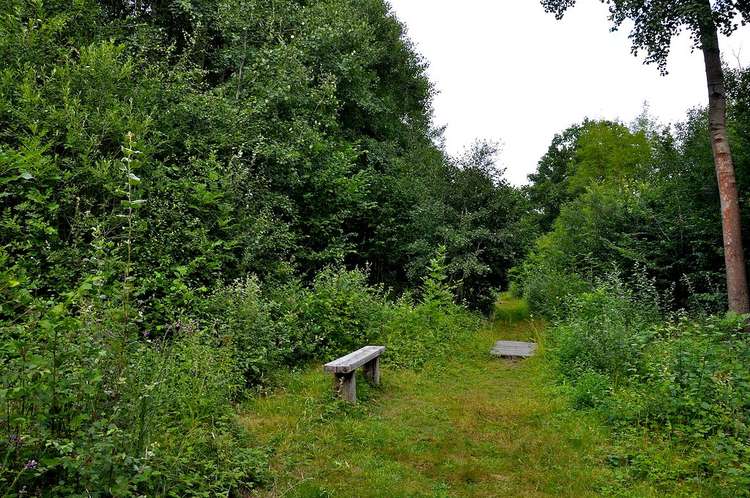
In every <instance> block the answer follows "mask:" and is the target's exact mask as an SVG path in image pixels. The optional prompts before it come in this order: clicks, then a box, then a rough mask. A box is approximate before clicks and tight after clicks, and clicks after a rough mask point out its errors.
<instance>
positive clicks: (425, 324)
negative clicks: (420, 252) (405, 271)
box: [382, 247, 479, 368]
mask: <svg viewBox="0 0 750 498" xmlns="http://www.w3.org/2000/svg"><path fill="white" fill-rule="evenodd" d="M454 299H455V298H454V295H453V292H452V291H451V287H450V286H449V285H448V284H447V275H446V267H445V248H444V247H442V248H440V250H439V252H438V255H437V256H436V257H435V258H433V259H432V260H431V262H430V272H429V274H428V275H427V276H426V277H425V279H424V284H423V286H422V292H421V299H420V301H419V302H417V303H416V304H415V303H414V302H413V300H412V297H411V296H409V295H405V296H403V297H402V298H401V299H400V300H399V301H398V302H397V303H396V304H395V306H393V307H392V308H390V309H389V311H388V316H387V321H386V322H385V324H384V330H383V337H382V338H383V341H384V343H385V344H386V346H387V349H386V353H385V355H384V357H385V359H386V360H387V361H388V362H390V363H392V364H394V365H397V366H402V367H409V368H419V367H421V366H423V365H424V364H425V363H426V362H427V361H428V360H431V359H437V358H439V357H440V355H441V354H442V353H444V352H445V351H446V350H447V349H448V348H450V347H451V346H452V345H454V344H455V343H456V341H457V340H458V339H460V338H461V337H462V336H465V335H466V334H469V333H472V332H473V331H475V330H476V329H477V327H478V325H479V320H478V317H477V316H476V315H474V314H472V313H470V312H469V311H468V310H467V309H465V308H464V307H462V306H459V305H457V304H455V302H454Z"/></svg>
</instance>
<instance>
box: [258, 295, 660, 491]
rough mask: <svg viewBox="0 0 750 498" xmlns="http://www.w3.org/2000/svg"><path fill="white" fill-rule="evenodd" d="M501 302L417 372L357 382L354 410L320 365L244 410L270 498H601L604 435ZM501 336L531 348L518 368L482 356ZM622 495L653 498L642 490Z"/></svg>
mask: <svg viewBox="0 0 750 498" xmlns="http://www.w3.org/2000/svg"><path fill="white" fill-rule="evenodd" d="M525 314H526V312H525V311H524V304H523V303H521V302H518V301H514V300H512V299H510V298H507V297H506V298H505V299H503V301H502V304H500V305H499V306H498V310H497V312H496V313H495V320H494V322H493V323H491V324H488V325H487V326H486V327H484V328H483V329H482V330H481V331H479V332H477V333H476V334H472V335H471V337H470V339H467V340H466V341H463V342H462V343H460V344H456V345H455V349H453V350H452V352H451V353H450V354H449V356H448V357H447V358H445V359H443V360H440V361H433V362H431V363H430V365H429V366H428V367H426V368H425V369H423V370H421V371H419V372H412V371H408V370H395V369H391V368H388V366H387V365H385V366H384V367H383V371H382V386H380V387H379V388H370V387H369V386H366V385H365V382H364V381H363V380H362V379H358V395H359V403H358V404H357V405H356V406H349V405H345V404H344V403H342V402H339V401H336V400H334V399H333V397H332V395H331V379H330V378H329V376H328V375H326V374H324V373H323V371H322V369H321V368H320V367H319V366H316V367H315V368H312V369H309V370H306V371H303V372H298V373H292V374H289V377H288V378H287V379H285V382H284V385H285V388H284V389H281V390H279V391H278V392H276V393H274V394H272V395H270V396H264V397H258V398H257V399H254V400H252V401H250V402H248V404H247V406H246V407H245V408H246V410H245V412H244V416H243V421H244V423H245V425H246V426H247V427H248V428H249V429H250V431H251V432H252V433H253V434H254V435H255V437H256V438H257V440H258V441H259V442H260V443H262V444H266V445H268V446H271V447H273V448H275V451H274V453H273V456H272V473H273V475H274V476H275V477H274V481H273V482H272V483H270V484H269V485H268V487H267V488H266V489H263V490H260V491H258V492H257V496H266V497H280V496H287V497H300V498H301V497H354V496H356V497H407V496H408V497H442V496H451V497H453V496H455V497H464V496H465V497H497V496H530V497H534V496H570V497H585V496H600V495H601V494H603V492H604V491H605V490H607V489H609V490H610V491H609V492H610V494H611V489H612V483H613V482H614V481H613V480H614V479H615V476H614V473H613V470H611V469H610V468H609V467H608V466H607V465H606V464H605V462H606V460H607V459H606V456H607V451H608V438H609V434H608V433H607V431H606V430H605V429H604V428H603V427H602V425H601V424H600V422H599V421H597V419H596V418H594V417H590V416H588V415H585V414H582V413H581V412H575V411H573V410H572V409H571V408H570V407H569V403H568V401H567V400H566V398H565V397H564V396H562V395H561V394H560V392H559V390H558V389H556V388H555V387H554V383H553V382H552V381H551V379H550V375H549V374H548V372H547V370H546V363H545V362H544V361H543V354H544V343H543V336H542V332H543V328H544V324H543V323H541V322H538V321H532V320H529V319H526V318H523V317H524V316H525ZM497 339H511V340H528V339H531V340H535V341H538V342H539V343H540V352H541V354H540V355H539V356H537V357H534V358H532V359H529V360H526V361H523V362H510V361H504V360H499V359H494V358H492V357H490V355H489V354H488V352H489V350H490V348H491V346H492V344H493V343H494V341H495V340H497ZM617 494H621V495H625V494H627V495H629V496H652V495H654V494H653V493H652V492H651V490H650V489H648V488H647V487H646V486H644V487H643V489H636V490H631V491H630V492H628V493H617Z"/></svg>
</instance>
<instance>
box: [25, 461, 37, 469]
mask: <svg viewBox="0 0 750 498" xmlns="http://www.w3.org/2000/svg"><path fill="white" fill-rule="evenodd" d="M38 465H39V462H37V461H36V460H29V461H28V462H26V466H25V468H26V470H33V469H35V468H37V466H38Z"/></svg>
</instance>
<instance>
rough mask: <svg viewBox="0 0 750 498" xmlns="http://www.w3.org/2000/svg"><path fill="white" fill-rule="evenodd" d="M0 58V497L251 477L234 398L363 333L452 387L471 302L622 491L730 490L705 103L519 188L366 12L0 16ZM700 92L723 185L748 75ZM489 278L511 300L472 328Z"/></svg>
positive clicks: (592, 132)
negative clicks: (581, 432)
mask: <svg viewBox="0 0 750 498" xmlns="http://www.w3.org/2000/svg"><path fill="white" fill-rule="evenodd" d="M544 3H545V5H547V7H548V8H550V9H552V10H555V11H556V12H558V13H562V12H563V11H564V10H565V9H566V8H567V7H569V6H570V5H571V4H572V2H569V1H562V2H556V1H554V2H553V1H551V0H550V1H546V2H544ZM609 3H611V4H613V5H615V4H616V5H615V6H617V7H618V8H621V7H622V8H624V7H623V6H624V4H623V5H620V4H621V3H622V2H609ZM636 3H638V2H636ZM719 4H720V5H719ZM719 4H717V6H718V7H720V8H721V9H720V10H719V11H717V15H720V17H719V18H717V20H718V21H721V23H719V27H720V28H721V29H724V30H725V31H727V32H731V30H732V29H733V28H732V26H733V24H732V23H731V22H729V21H727V19H728V18H727V15H728V14H727V13H728V12H734V10H733V9H736V8H739V7H736V6H735V5H734V4H732V3H731V2H719ZM628 5H630V4H628ZM633 5H635V3H633ZM654 5H656V4H654ZM660 5H661V3H660ZM706 5H708V4H707V3H705V5H702V8H705V7H706ZM626 7H627V6H626ZM649 7H651V4H649ZM708 7H711V6H710V5H709V6H708ZM718 7H717V8H718ZM630 8H631V7H628V9H630ZM632 8H635V7H632ZM743 9H744V7H743ZM680 12H681V13H680V15H681V16H683V15H687V14H685V13H686V12H687V13H689V12H691V11H690V9H687V10H685V11H684V12H683V11H680ZM631 13H632V12H631V11H630V10H627V9H626V10H625V11H622V12H621V14H622V16H625V17H627V15H629V14H631ZM654 13H657V14H658V9H656V10H653V11H649V15H652V14H654ZM740 13H742V14H744V13H745V10H742V11H741V12H740ZM654 15H655V14H654ZM625 17H622V19H620V18H619V17H617V18H615V19H614V20H615V21H616V22H619V21H622V20H624V19H625ZM688 18H689V19H688ZM686 19H687V20H691V22H692V21H695V20H696V19H697V18H696V19H693V18H690V17H689V16H688V17H687V18H683V17H679V18H675V19H672V21H674V22H673V23H672V24H669V25H668V26H666V27H665V29H666V28H669V29H672V27H674V26H680V25H682V24H680V23H684V22H683V21H686ZM699 20H701V21H702V22H703V21H705V19H703V17H701V19H699ZM678 21H679V22H678ZM654 26H655V25H654ZM654 26H651V25H649V27H651V28H653V27H654ZM696 26H697V25H696ZM696 26H692V25H691V29H694V28H695V29H697V28H696ZM709 27H710V26H709ZM715 27H716V26H714V28H715ZM703 28H706V26H702V29H703ZM669 29H668V30H667V31H668V33H667V34H669V35H670V36H671V33H672V31H669ZM714 31H715V29H714ZM639 33H640V35H639V36H646V35H647V34H649V33H650V31H648V30H647V31H643V32H639ZM649 40H650V39H649ZM649 40H647V39H645V38H643V39H641V38H636V39H634V42H635V43H636V45H637V46H643V47H647V48H649V49H652V48H655V47H656V45H654V44H652V43H651V42H650V41H649ZM657 48H658V47H657ZM650 55H651V57H652V58H653V61H655V62H659V61H661V60H662V59H663V57H662V56H663V55H664V53H663V52H660V51H659V50H656V51H655V52H653V53H650ZM0 62H2V64H1V65H0V185H1V186H2V191H0V488H2V489H3V493H4V494H5V495H8V496H19V497H20V496H70V495H87V496H131V495H132V496H144V495H145V496H218V495H222V496H245V495H247V494H249V493H251V492H257V491H258V488H259V487H264V486H266V487H267V486H272V483H273V482H275V480H276V479H277V477H278V476H275V475H274V474H273V470H274V469H273V468H272V467H273V466H271V468H269V454H271V453H272V452H273V451H274V450H275V448H274V447H273V446H274V442H273V441H270V440H267V439H265V438H263V437H259V436H258V433H257V432H254V431H252V430H250V431H248V430H247V426H248V425H252V424H248V422H247V419H246V418H243V417H241V416H238V413H237V406H238V405H240V404H241V403H242V402H244V401H246V400H247V398H252V397H257V396H261V395H263V394H265V393H267V392H268V391H269V390H270V389H272V388H274V387H277V386H283V384H284V383H285V382H288V381H289V379H290V378H291V377H290V376H289V375H290V374H289V372H290V371H297V372H299V371H300V370H303V369H306V368H307V365H308V364H311V363H312V364H318V363H319V362H320V361H323V360H327V359H331V358H334V357H336V356H338V355H341V354H344V353H347V352H350V351H352V350H354V349H357V348H359V347H361V346H363V345H366V344H368V343H379V344H385V345H386V347H387V349H386V353H385V356H384V357H383V359H384V361H385V362H386V365H387V366H386V368H389V369H391V371H395V370H396V369H398V371H399V372H400V374H399V375H404V376H407V377H408V376H417V377H419V376H420V373H419V372H420V371H421V370H422V369H430V368H433V369H434V368H435V365H436V364H437V365H440V364H447V365H452V366H456V365H457V363H456V362H455V361H452V360H451V355H454V354H459V356H460V355H461V354H463V355H464V356H462V357H464V358H467V359H469V360H470V361H471V362H472V363H471V367H472V374H474V375H478V372H482V371H483V370H482V369H483V368H484V367H486V361H487V359H486V358H484V359H481V361H480V359H479V358H478V357H476V356H475V355H476V354H478V353H476V352H473V353H471V354H469V353H467V352H466V351H464V350H463V349H461V348H463V347H464V346H467V345H473V346H477V344H478V343H477V341H478V340H479V341H480V340H482V337H485V336H482V335H481V334H480V335H479V336H476V335H472V334H474V333H475V332H476V331H477V330H478V329H480V323H481V314H480V312H485V313H490V314H491V312H493V311H495V317H494V318H495V323H496V324H507V325H508V326H510V324H511V323H513V322H514V320H516V319H518V318H519V317H520V316H522V315H525V313H526V311H527V308H526V306H528V310H530V312H531V313H533V314H535V315H537V316H539V315H543V316H544V318H545V319H547V320H549V321H550V322H551V323H552V327H551V329H550V333H549V344H548V345H549V349H548V352H549V353H551V354H548V355H547V356H546V357H547V358H551V359H552V360H553V364H554V367H555V372H556V379H557V380H558V381H559V382H560V383H561V384H562V385H564V386H565V388H566V389H567V390H568V392H569V394H570V398H571V399H572V401H573V404H574V406H575V407H576V408H577V409H582V410H590V411H591V412H592V413H591V414H589V415H590V416H591V417H590V418H587V420H594V418H593V417H595V416H596V414H598V415H599V416H600V420H603V421H606V422H608V423H610V424H611V426H612V427H613V429H614V433H615V435H616V436H617V438H616V448H615V450H613V452H612V454H611V455H610V457H609V458H608V461H609V463H610V464H611V465H612V466H613V467H617V469H619V470H618V471H617V472H613V473H612V475H615V476H617V477H622V479H623V480H624V481H625V482H624V489H631V488H632V489H648V490H651V488H652V487H653V486H656V487H657V488H658V489H661V490H662V491H663V490H668V489H669V488H670V486H676V488H677V489H679V490H680V491H681V492H682V491H685V492H686V493H687V492H691V491H692V492H695V493H701V492H710V493H712V494H716V495H720V496H738V495H741V494H742V493H747V489H748V488H750V467H748V464H747V461H748V459H749V457H750V432H748V424H750V404H748V400H749V399H750V387H749V386H750V370H748V365H750V362H748V360H750V358H748V356H750V347H749V346H748V344H749V343H748V339H747V337H748V336H747V334H745V333H744V332H743V330H744V328H745V320H746V318H747V317H741V316H737V315H725V314H724V310H725V309H726V308H727V305H728V300H727V292H726V288H725V284H724V275H725V263H724V253H723V251H722V223H721V210H720V202H719V188H718V185H717V182H716V178H715V174H714V164H713V158H712V154H711V140H710V136H709V134H708V133H707V131H706V130H707V128H708V123H709V118H708V114H707V112H706V110H705V109H695V110H693V111H691V112H690V113H689V114H688V116H687V117H686V119H685V121H684V122H682V123H679V124H677V125H675V126H662V125H660V124H657V123H655V122H654V121H653V120H652V119H650V118H649V116H648V113H647V112H645V111H644V113H643V115H642V116H641V117H639V118H638V119H637V120H636V122H634V123H632V124H625V123H620V122H616V121H609V120H585V121H584V122H582V123H578V124H574V125H572V126H571V127H570V128H568V129H567V130H564V131H562V132H561V133H560V134H559V135H558V136H556V137H555V138H554V140H553V141H552V144H551V145H550V148H549V151H548V152H547V154H545V155H544V157H542V158H541V160H540V162H539V167H538V170H537V172H536V173H535V174H533V175H531V176H530V178H529V180H530V183H529V185H528V186H526V187H523V188H517V187H514V186H511V185H510V184H508V182H507V181H506V180H505V179H504V178H503V171H502V170H501V169H499V168H498V166H497V161H496V159H497V155H498V153H499V152H500V149H499V146H498V145H497V144H496V143H493V142H491V141H481V140H480V141H477V142H475V143H474V144H473V145H471V146H469V147H468V148H467V149H466V151H465V152H464V153H463V154H461V155H460V156H458V157H451V156H450V155H448V154H447V153H446V152H445V151H444V150H443V148H442V146H441V139H442V136H441V130H440V129H436V128H435V126H434V124H433V123H432V121H431V117H432V114H431V99H432V96H433V93H434V91H433V88H432V86H431V84H430V82H429V81H428V79H427V77H426V62H425V61H423V60H422V59H421V58H420V57H419V56H418V55H417V54H416V53H415V51H414V49H413V47H412V45H411V43H410V42H409V40H408V39H407V38H406V37H405V36H404V29H403V27H402V26H401V24H400V23H399V22H398V20H397V19H395V17H393V15H391V14H390V12H389V7H388V4H387V3H386V2H385V1H384V0H320V1H318V0H316V1H301V0H274V1H272V2H269V1H262V0H206V1H202V2H186V1H177V0H174V1H171V0H170V1H136V2H132V1H119V0H108V1H103V0H100V1H97V0H77V1H75V2H66V1H62V0H0ZM725 72H726V75H727V90H728V105H729V107H728V121H727V126H728V133H729V139H730V141H731V143H732V147H733V154H734V169H735V170H736V173H737V178H738V184H739V188H740V192H745V191H746V190H747V186H748V179H749V178H750V141H749V140H750V138H749V137H750V135H748V133H747V130H748V129H750V71H748V70H726V71H725ZM719 104H721V102H719ZM713 108H714V109H716V108H717V107H716V101H715V99H714V105H713ZM719 108H721V105H719ZM715 118H716V116H714V119H713V121H712V122H717V121H716V119H715ZM742 208H743V209H742V212H741V217H742V222H743V223H744V225H745V226H750V209H748V207H747V206H742ZM745 237H747V235H746V234H745ZM735 242H736V240H735ZM748 245H749V244H747V243H745V247H748ZM735 270H737V268H735ZM508 287H510V289H511V291H512V293H513V294H514V295H515V296H516V297H521V296H522V297H523V298H524V301H523V302H518V303H517V304H518V306H514V307H501V308H499V309H497V310H493V307H494V305H495V302H496V300H497V298H498V295H499V292H498V291H499V290H500V289H506V288H508ZM735 294H742V293H741V292H740V293H735ZM735 297H737V296H735ZM502 299H509V298H508V297H507V296H506V297H503V298H502ZM730 301H731V299H730ZM513 302H514V303H515V301H513ZM729 304H731V303H729ZM485 335H486V334H485ZM478 338H479V339H478ZM485 338H486V337H485ZM536 339H540V337H537V338H536ZM482 344H483V343H482ZM482 347H484V346H482ZM535 361H536V360H535ZM537 365H539V364H538V363H537ZM456 368H458V367H456ZM430 371H431V372H433V373H434V370H430ZM534 372H536V373H538V374H540V375H541V373H542V372H541V370H539V371H536V370H534ZM443 373H444V372H443ZM504 373H505V374H507V375H512V371H511V370H508V371H507V372H504ZM295 375H303V376H304V374H299V373H297V374H295ZM292 377H294V376H292ZM454 377H455V376H454ZM294 378H297V377H294ZM444 380H445V379H444ZM475 380H476V381H477V382H480V380H481V379H475ZM452 382H453V385H455V378H454V379H453V381H452ZM498 386H499V384H498V385H495V384H492V385H491V386H490V387H491V388H492V389H494V391H493V392H495V393H498V392H499V391H497V389H498V388H499V387H498ZM431 388H432V389H436V387H435V386H434V385H432V386H431ZM474 393H475V394H477V392H476V391H474ZM365 394H367V393H365ZM412 394H414V395H416V394H415V393H412ZM441 394H442V393H441ZM477 395H478V394H477ZM556 395H557V391H556ZM482 399H483V400H484V401H486V402H487V403H490V404H492V403H494V402H495V401H496V400H487V399H485V398H482ZM534 399H535V400H537V401H538V399H537V398H534ZM555 399H558V401H559V400H561V399H562V398H559V397H556V398H555ZM255 401H256V402H257V401H258V400H257V399H256V400H255ZM407 401H408V400H407ZM535 402H536V401H535ZM560 402H561V403H562V401H560ZM325 403H326V405H325V406H323V407H322V409H323V410H324V411H325V410H326V409H331V408H330V407H331V406H334V405H335V404H332V402H331V400H330V399H327V400H325ZM321 406H322V405H321ZM452 406H454V407H455V406H456V405H455V403H454V405H452ZM493 406H494V405H493ZM561 406H562V405H561ZM335 408H336V409H339V408H341V407H339V406H338V405H335ZM472 413H476V414H477V416H478V417H485V418H487V417H486V416H484V415H482V414H483V413H484V412H483V410H482V408H481V407H474V410H473V411H472ZM539 413H541V415H545V414H547V415H549V413H548V412H544V413H542V412H539ZM541 415H539V416H541ZM558 415H559V414H558ZM535 416H536V415H535ZM556 416H557V415H556ZM560 416H563V415H560ZM564 416H570V417H572V416H574V415H570V414H567V415H564ZM323 418H324V419H325V417H323ZM488 420H489V419H488ZM571 420H572V419H571ZM475 422H476V421H472V422H471V423H475ZM495 422H496V421H487V420H484V419H482V423H487V424H489V425H491V424H493V423H495ZM461 423H467V424H468V423H469V422H468V421H466V420H465V419H462V421H461ZM592 423H593V422H592ZM563 425H565V424H563ZM492 427H494V428H495V429H498V427H496V426H492ZM376 429H377V427H376ZM443 429H445V430H446V432H445V434H450V430H449V429H450V428H447V429H446V426H443ZM498 430H499V429H498ZM587 437H588V436H587ZM468 440H470V442H471V444H474V442H475V441H474V438H473V437H471V438H468ZM446 441H447V438H446ZM446 444H447V443H446ZM477 444H478V443H477ZM552 446H553V447H554V446H555V445H554V444H553V445H552ZM564 446H565V448H564V449H565V451H570V450H571V447H572V446H573V443H571V445H564ZM412 450H414V448H409V447H404V451H408V452H410V451H412ZM484 454H486V455H488V458H490V460H492V459H494V458H496V457H497V455H496V454H495V453H493V452H492V451H487V452H484ZM492 461H495V460H492ZM579 470H580V469H579ZM610 470H611V469H610ZM576 471H578V470H576ZM461 472H463V471H461ZM586 472H588V470H587V471H586ZM465 474H466V479H467V482H466V483H463V484H461V485H460V486H461V488H460V489H462V490H463V491H466V490H471V489H473V488H472V483H471V482H469V481H471V479H473V477H472V475H474V470H472V469H471V468H468V469H466V472H465ZM479 474H481V476H482V478H483V479H484V478H485V477H486V472H484V471H483V472H480V473H479ZM408 475H409V472H406V473H405V474H404V476H408ZM623 476H624V477H623ZM404 478H407V477H404ZM644 480H645V481H644ZM541 481H543V479H541V478H540V482H541ZM641 481H644V482H645V483H644V482H641ZM467 483H468V485H467V486H464V484H467ZM431 484H435V486H437V487H435V488H434V489H432V492H433V493H434V494H437V495H440V494H441V493H442V494H446V493H448V491H447V490H448V489H449V487H446V486H448V484H447V483H444V482H442V481H441V482H435V483H431ZM485 484H487V483H485ZM619 484H623V483H622V482H618V483H615V484H613V487H612V489H608V488H606V487H601V486H599V487H596V488H595V489H596V490H597V491H601V492H610V491H611V492H612V493H615V494H616V492H617V491H618V489H619V488H617V486H618V485H619ZM641 485H643V486H642V487H641V488H639V486H641ZM545 486H546V485H545ZM486 488H487V489H493V490H495V491H497V489H500V488H497V487H494V485H490V484H487V486H486ZM516 488H518V489H520V487H519V486H517V487H516ZM563 488H564V489H563ZM420 489H421V491H423V492H427V491H425V489H426V488H425V487H424V486H422V488H420ZM545 489H549V490H551V491H550V492H555V491H560V489H563V491H565V490H568V491H570V490H573V491H576V490H580V489H583V488H582V487H581V486H578V487H577V484H576V483H568V482H566V483H557V482H555V483H551V484H549V486H547V487H546V488H545ZM706 490H708V491H706ZM573 491H571V492H573ZM584 491H586V492H588V491H591V488H586V489H585V490H584ZM312 492H315V490H314V489H313V490H312V491H311V493H312ZM323 492H325V490H322V491H321V493H323ZM466 492H467V493H468V492H469V491H466ZM649 492H650V491H649Z"/></svg>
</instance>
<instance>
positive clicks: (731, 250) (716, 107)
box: [701, 20, 750, 313]
mask: <svg viewBox="0 0 750 498" xmlns="http://www.w3.org/2000/svg"><path fill="white" fill-rule="evenodd" d="M701 45H702V50H703V58H704V61H705V63H706V79H707V82H708V122H709V129H710V132H711V148H712V149H713V155H714V165H715V167H716V179H717V182H718V184H719V197H720V199H721V220H722V227H723V233H724V262H725V265H726V272H727V297H728V298H729V310H730V311H734V312H736V313H748V312H750V299H748V288H747V270H746V268H745V255H744V252H743V249H742V229H741V220H740V205H739V198H738V197H739V196H738V194H737V182H736V180H735V174H734V164H733V163H732V152H731V150H730V148H729V139H728V137H727V127H726V107H727V100H726V91H725V89H724V72H723V70H722V67H721V53H720V51H719V37H718V34H717V31H716V25H715V24H714V22H713V20H710V21H709V22H707V23H706V25H704V26H703V27H702V29H701Z"/></svg>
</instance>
